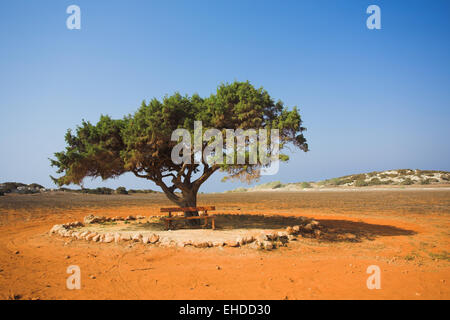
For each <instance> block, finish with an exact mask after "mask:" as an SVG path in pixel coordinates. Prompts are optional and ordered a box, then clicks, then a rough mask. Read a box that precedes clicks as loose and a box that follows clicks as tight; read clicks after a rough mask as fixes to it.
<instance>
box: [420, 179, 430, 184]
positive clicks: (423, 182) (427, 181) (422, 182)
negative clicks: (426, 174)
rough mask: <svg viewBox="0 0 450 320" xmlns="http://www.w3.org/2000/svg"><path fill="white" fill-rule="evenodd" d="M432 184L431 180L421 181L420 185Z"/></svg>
mask: <svg viewBox="0 0 450 320" xmlns="http://www.w3.org/2000/svg"><path fill="white" fill-rule="evenodd" d="M430 183H431V179H423V180H420V184H430Z"/></svg>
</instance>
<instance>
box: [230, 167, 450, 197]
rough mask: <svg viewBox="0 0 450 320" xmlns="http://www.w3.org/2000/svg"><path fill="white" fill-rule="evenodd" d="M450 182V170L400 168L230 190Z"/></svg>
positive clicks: (438, 183) (294, 189)
mask: <svg viewBox="0 0 450 320" xmlns="http://www.w3.org/2000/svg"><path fill="white" fill-rule="evenodd" d="M443 184H450V172H449V171H437V170H418V169H416V170H412V169H398V170H387V171H373V172H369V173H358V174H352V175H348V176H343V177H339V178H332V179H327V180H322V181H316V182H313V181H309V182H306V181H305V182H297V183H285V184H284V183H281V182H280V181H274V182H269V183H265V184H260V185H257V186H255V187H252V188H248V189H246V188H238V189H235V190H232V191H229V192H246V191H299V190H308V189H323V188H345V187H358V188H359V187H370V186H407V185H417V186H425V185H443Z"/></svg>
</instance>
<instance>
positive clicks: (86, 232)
mask: <svg viewBox="0 0 450 320" xmlns="http://www.w3.org/2000/svg"><path fill="white" fill-rule="evenodd" d="M89 233H91V232H90V231H83V232H82V233H80V235H79V237H80V238H82V239H83V238H84V237H86V236H87V235H88V234H89Z"/></svg>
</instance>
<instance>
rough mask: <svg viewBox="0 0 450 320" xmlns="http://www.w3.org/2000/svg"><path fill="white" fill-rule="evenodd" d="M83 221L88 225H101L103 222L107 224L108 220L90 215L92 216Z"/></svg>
mask: <svg viewBox="0 0 450 320" xmlns="http://www.w3.org/2000/svg"><path fill="white" fill-rule="evenodd" d="M83 221H84V223H86V224H91V223H101V222H105V221H106V218H105V217H99V216H94V215H92V214H90V215H88V216H86V217H84V220H83Z"/></svg>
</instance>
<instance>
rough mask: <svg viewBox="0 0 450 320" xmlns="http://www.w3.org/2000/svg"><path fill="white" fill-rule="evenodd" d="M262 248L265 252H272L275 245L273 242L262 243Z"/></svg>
mask: <svg viewBox="0 0 450 320" xmlns="http://www.w3.org/2000/svg"><path fill="white" fill-rule="evenodd" d="M261 247H262V248H263V249H264V250H272V249H273V243H272V242H271V241H263V242H262V243H261Z"/></svg>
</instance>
